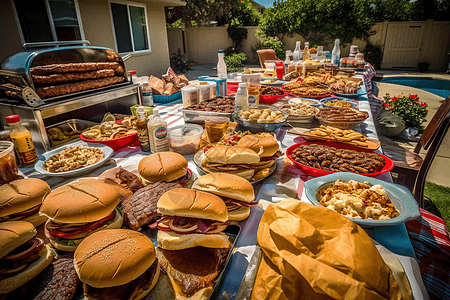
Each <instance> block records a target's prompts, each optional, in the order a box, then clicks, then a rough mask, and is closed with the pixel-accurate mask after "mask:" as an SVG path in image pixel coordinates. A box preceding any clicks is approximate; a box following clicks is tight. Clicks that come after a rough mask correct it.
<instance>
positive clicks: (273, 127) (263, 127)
mask: <svg viewBox="0 0 450 300" xmlns="http://www.w3.org/2000/svg"><path fill="white" fill-rule="evenodd" d="M251 108H258V109H265V108H269V109H271V110H273V111H279V112H281V113H282V114H283V116H284V118H283V121H282V122H278V123H256V122H249V121H246V120H243V119H242V118H241V117H240V113H241V110H246V109H251ZM233 118H234V120H235V121H236V122H237V123H238V124H239V125H240V126H241V128H242V129H241V130H244V131H245V130H248V131H250V132H252V133H257V132H275V131H277V130H279V129H280V128H281V127H283V125H284V124H285V123H286V121H287V118H288V114H287V113H285V112H284V111H282V110H281V109H278V108H276V107H275V106H271V105H254V106H247V107H243V108H239V109H238V110H236V111H235V112H234V113H233Z"/></svg>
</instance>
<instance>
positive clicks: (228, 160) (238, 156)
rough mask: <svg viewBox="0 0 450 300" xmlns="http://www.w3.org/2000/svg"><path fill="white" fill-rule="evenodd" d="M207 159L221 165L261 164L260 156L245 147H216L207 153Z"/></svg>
mask: <svg viewBox="0 0 450 300" xmlns="http://www.w3.org/2000/svg"><path fill="white" fill-rule="evenodd" d="M205 159H206V160H207V161H208V162H215V163H220V164H256V163H257V162H259V155H258V154H257V152H255V151H253V150H251V149H249V148H245V147H238V146H214V147H212V148H210V149H209V150H208V151H206V153H205Z"/></svg>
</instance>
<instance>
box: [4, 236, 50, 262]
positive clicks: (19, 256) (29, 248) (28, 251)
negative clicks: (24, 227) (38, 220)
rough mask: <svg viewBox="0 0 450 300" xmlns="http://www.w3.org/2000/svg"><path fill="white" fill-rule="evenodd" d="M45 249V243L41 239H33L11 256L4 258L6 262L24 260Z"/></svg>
mask: <svg viewBox="0 0 450 300" xmlns="http://www.w3.org/2000/svg"><path fill="white" fill-rule="evenodd" d="M43 247H44V241H42V240H41V239H39V238H32V239H31V240H29V241H28V242H26V243H25V244H23V245H22V246H20V247H19V248H16V250H14V251H13V252H12V254H10V255H6V256H4V257H3V258H2V259H4V260H23V259H25V258H28V257H30V256H31V255H33V254H34V253H36V252H38V251H39V250H41V249H42V248H43Z"/></svg>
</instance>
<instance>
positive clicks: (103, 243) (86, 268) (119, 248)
mask: <svg viewBox="0 0 450 300" xmlns="http://www.w3.org/2000/svg"><path fill="white" fill-rule="evenodd" d="M74 266H75V270H76V272H77V274H78V277H80V280H81V281H82V282H83V289H84V294H85V299H97V300H102V299H108V300H109V299H130V300H137V299H142V298H144V297H145V296H146V295H147V294H148V293H149V292H150V291H151V290H152V289H153V287H154V286H155V285H156V283H157V282H158V279H159V274H160V266H159V262H158V259H157V258H156V255H155V246H153V243H152V241H151V240H150V239H149V238H148V237H146V236H145V235H143V234H142V233H139V232H137V231H134V230H128V229H111V230H102V231H99V232H96V233H94V234H92V235H90V236H89V237H87V238H86V239H84V241H83V242H81V243H80V245H79V246H78V248H77V249H76V251H75V254H74Z"/></svg>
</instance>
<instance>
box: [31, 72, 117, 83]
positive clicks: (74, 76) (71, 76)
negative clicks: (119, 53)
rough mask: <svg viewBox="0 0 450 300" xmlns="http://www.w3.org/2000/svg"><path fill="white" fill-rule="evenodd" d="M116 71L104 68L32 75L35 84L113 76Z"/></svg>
mask: <svg viewBox="0 0 450 300" xmlns="http://www.w3.org/2000/svg"><path fill="white" fill-rule="evenodd" d="M114 74H115V72H114V70H113V69H104V70H97V71H89V72H75V73H63V74H50V75H31V77H32V78H33V83H34V85H37V86H42V85H50V84H55V83H61V82H70V81H79V80H86V79H93V78H104V77H112V76H114Z"/></svg>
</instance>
